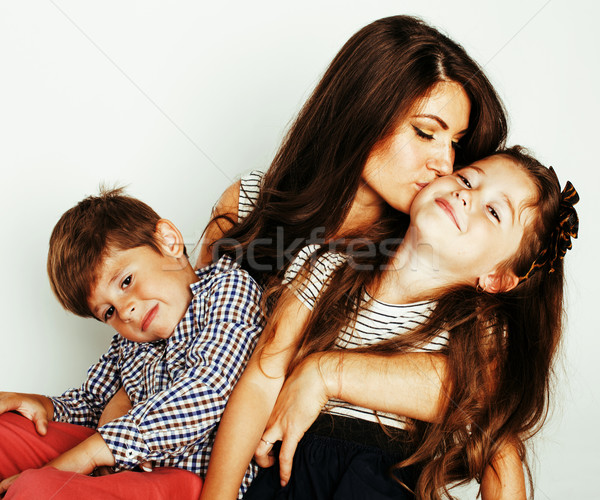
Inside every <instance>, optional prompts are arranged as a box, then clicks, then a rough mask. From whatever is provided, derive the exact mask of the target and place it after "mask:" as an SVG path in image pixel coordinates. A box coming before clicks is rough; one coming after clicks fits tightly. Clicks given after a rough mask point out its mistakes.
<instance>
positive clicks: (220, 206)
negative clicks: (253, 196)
mask: <svg viewBox="0 0 600 500" xmlns="http://www.w3.org/2000/svg"><path fill="white" fill-rule="evenodd" d="M239 202H240V181H237V182H234V183H233V184H232V185H231V186H229V187H228V188H227V189H226V190H225V192H224V193H223V194H222V195H221V198H220V199H219V201H218V202H217V204H216V205H215V206H214V208H213V210H212V213H211V219H212V218H214V217H216V216H217V215H226V216H227V217H229V218H230V219H231V220H232V221H233V223H236V222H237V220H238V218H237V214H238V204H239ZM232 225H233V224H232V223H231V222H229V221H228V220H227V219H226V218H222V219H218V220H214V221H211V222H210V223H209V224H208V226H206V229H205V230H204V234H203V235H202V239H201V240H200V253H199V254H198V259H197V260H196V269H200V268H202V267H204V266H207V265H209V264H211V263H212V262H213V258H212V251H211V250H212V249H211V245H212V244H213V243H214V242H215V241H217V240H218V239H219V238H221V237H222V236H223V234H225V232H226V231H227V230H229V229H230V228H231V227H232Z"/></svg>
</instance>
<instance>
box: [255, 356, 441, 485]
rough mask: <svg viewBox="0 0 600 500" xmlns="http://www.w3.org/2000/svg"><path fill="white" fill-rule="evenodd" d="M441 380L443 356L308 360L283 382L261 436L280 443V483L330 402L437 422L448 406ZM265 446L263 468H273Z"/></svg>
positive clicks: (260, 457)
mask: <svg viewBox="0 0 600 500" xmlns="http://www.w3.org/2000/svg"><path fill="white" fill-rule="evenodd" d="M445 377H446V357H445V356H444V355H441V354H429V353H407V354H394V355H392V356H383V355H380V354H375V353H365V352H352V351H351V350H336V351H329V352H326V353H317V354H312V355H310V356H308V357H307V358H306V359H305V360H304V361H303V362H302V363H301V364H300V365H299V366H298V367H297V368H296V369H295V370H294V372H293V373H292V374H291V375H290V376H289V377H288V378H287V380H286V381H285V385H284V386H283V388H282V390H281V392H280V394H279V397H278V399H277V402H276V404H275V407H274V409H273V412H272V414H271V417H270V418H269V422H268V425H267V428H266V430H265V432H264V434H263V439H264V440H265V441H267V442H271V443H272V442H276V441H278V440H281V441H282V445H281V451H280V452H279V465H280V470H281V479H282V481H283V482H287V481H288V480H289V477H290V474H291V467H292V460H293V457H294V452H295V451H296V446H297V444H298V442H299V441H300V439H301V438H302V436H303V435H304V433H305V432H306V430H307V429H308V428H309V427H310V426H311V424H312V423H313V422H314V421H315V419H316V418H317V416H318V415H319V413H320V412H321V409H322V408H323V405H324V404H325V403H326V402H327V400H328V399H330V398H337V399H341V400H343V401H347V402H349V403H351V404H355V405H358V406H362V407H364V408H370V409H373V410H377V411H385V412H391V413H396V414H398V415H404V416H407V417H410V418H416V419H419V420H424V421H430V422H435V421H437V420H439V418H440V415H441V414H442V413H443V411H444V409H445V406H446V404H447V399H446V398H445V397H444V392H443V389H442V387H443V381H444V380H445ZM265 441H260V442H259V443H258V447H257V449H256V461H257V462H258V464H259V465H260V466H262V467H268V466H270V465H272V464H273V458H272V457H271V456H269V452H270V450H271V446H270V445H269V444H267V443H265Z"/></svg>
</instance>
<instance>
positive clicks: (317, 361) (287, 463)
mask: <svg viewBox="0 0 600 500" xmlns="http://www.w3.org/2000/svg"><path fill="white" fill-rule="evenodd" d="M330 364H331V363H327V362H326V360H325V355H324V354H322V353H319V354H313V355H310V356H308V357H307V358H306V359H305V360H304V361H303V362H302V363H301V364H300V365H298V366H297V367H296V369H295V370H294V371H293V372H292V374H291V375H290V376H289V377H288V378H287V379H286V381H285V384H284V385H283V388H282V389H281V392H280V393H279V397H278V398H277V402H276V403H275V407H274V408H273V412H272V413H271V417H270V418H269V422H268V424H267V427H266V428H265V432H264V433H263V436H262V438H261V441H260V443H259V445H258V447H257V448H256V452H255V455H254V458H255V459H256V462H257V463H258V465H260V466H261V467H270V466H271V465H273V464H274V462H275V459H274V457H273V456H272V455H271V454H270V452H271V450H272V448H273V444H274V443H275V442H277V441H282V443H281V451H280V452H279V467H280V479H281V485H282V486H285V485H286V484H287V482H288V481H289V479H290V475H291V473H292V462H293V459H294V453H295V451H296V447H297V446H298V442H299V441H300V439H302V436H303V435H304V433H305V432H306V431H307V429H308V428H309V427H310V426H311V425H312V423H313V422H314V421H315V420H316V419H317V417H318V416H319V413H321V409H322V408H323V406H325V404H326V403H327V400H328V399H329V396H330V395H331V394H330V391H329V390H328V385H327V383H326V380H327V376H326V371H325V370H326V368H331V367H330V366H328V365H330Z"/></svg>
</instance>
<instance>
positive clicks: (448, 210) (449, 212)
mask: <svg viewBox="0 0 600 500" xmlns="http://www.w3.org/2000/svg"><path fill="white" fill-rule="evenodd" d="M435 202H436V203H437V204H438V205H439V206H440V207H441V209H442V210H443V211H444V212H446V214H447V215H448V217H450V219H452V222H454V224H455V225H456V227H457V228H458V230H459V231H461V232H462V229H461V227H460V224H459V222H458V219H457V218H456V212H455V211H454V209H453V208H452V205H450V203H448V201H446V200H444V199H443V198H436V199H435Z"/></svg>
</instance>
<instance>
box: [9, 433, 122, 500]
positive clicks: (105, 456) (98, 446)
mask: <svg viewBox="0 0 600 500" xmlns="http://www.w3.org/2000/svg"><path fill="white" fill-rule="evenodd" d="M114 463H115V460H114V458H113V456H112V453H111V452H110V450H109V449H108V446H106V443H105V442H104V440H103V439H102V436H100V434H98V433H97V432H96V433H94V434H92V435H91V436H90V437H89V438H87V439H86V440H85V441H82V442H81V443H79V444H78V445H77V446H75V447H73V448H71V449H70V450H68V451H66V452H64V453H63V454H62V455H59V456H58V457H56V458H55V459H53V460H51V461H50V462H48V463H47V464H46V465H45V466H44V467H54V468H55V469H58V470H62V471H70V472H76V473H78V474H91V473H92V471H93V470H94V469H95V468H96V467H100V466H103V465H113V464H114ZM18 477H19V474H15V475H14V476H11V477H8V478H5V479H4V480H2V481H1V482H0V495H2V494H3V493H6V491H7V490H8V488H9V487H10V486H11V485H12V484H13V483H14V482H15V480H16V479H17V478H18Z"/></svg>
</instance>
